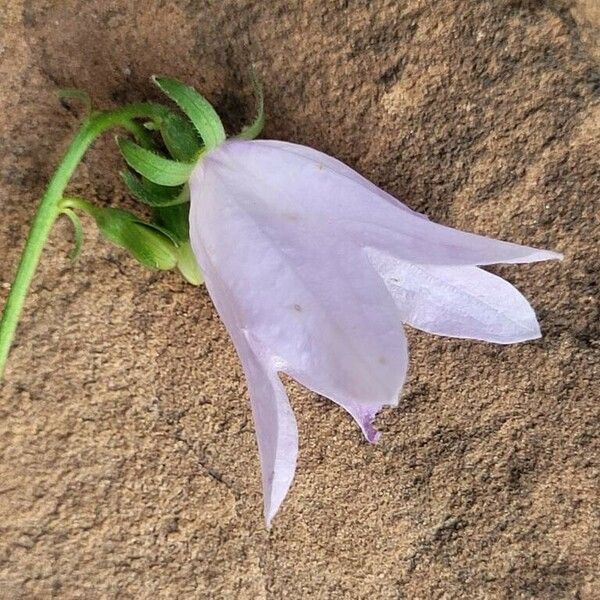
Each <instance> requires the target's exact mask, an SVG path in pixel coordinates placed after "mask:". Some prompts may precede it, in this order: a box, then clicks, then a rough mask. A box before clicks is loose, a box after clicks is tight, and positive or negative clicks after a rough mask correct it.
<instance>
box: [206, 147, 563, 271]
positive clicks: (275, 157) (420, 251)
mask: <svg viewBox="0 0 600 600" xmlns="http://www.w3.org/2000/svg"><path fill="white" fill-rule="evenodd" d="M210 158H211V159H212V160H213V161H214V163H217V162H218V163H219V165H220V168H221V169H223V170H226V169H229V170H230V171H231V173H232V174H233V173H234V172H235V173H237V175H238V176H240V169H244V170H245V171H246V174H247V175H246V177H247V178H248V180H249V181H252V184H251V185H253V186H255V187H256V186H258V187H259V188H263V189H264V188H265V187H268V188H269V189H270V190H271V191H270V192H269V193H268V197H267V198H266V199H265V201H264V202H262V203H261V204H260V206H257V207H255V212H256V213H258V212H261V211H262V212H263V213H269V214H271V213H273V211H276V212H279V213H280V214H285V213H288V214H298V213H302V218H303V220H304V223H305V226H306V227H319V226H325V227H328V228H329V230H330V231H333V230H335V231H336V232H338V235H340V236H341V235H343V234H345V235H346V237H347V238H348V239H351V240H353V241H355V242H356V243H357V244H359V245H361V246H365V247H366V246H370V247H373V248H376V249H379V250H382V251H385V252H388V253H389V254H392V255H394V256H396V257H397V258H400V259H403V260H407V261H410V262H415V263H421V264H442V265H484V264H493V263H500V262H504V263H511V262H535V261H540V260H548V259H552V258H560V254H557V253H555V252H550V251H547V250H539V249H536V248H530V247H527V246H520V245H518V244H512V243H510V242H503V241H499V240H494V239H491V238H487V237H483V236H479V235H475V234H471V233H466V232H463V231H459V230H457V229H453V228H451V227H446V226H443V225H439V224H436V223H432V222H431V221H429V220H428V219H424V218H422V216H421V215H418V214H416V213H414V212H413V211H411V210H410V209H408V208H407V207H406V206H404V205H402V204H401V203H398V202H396V203H393V202H392V201H390V196H389V195H388V194H385V192H383V191H382V190H379V189H377V188H376V187H375V186H374V185H373V184H371V183H369V182H366V180H364V178H362V177H361V176H360V175H358V173H355V172H353V171H352V169H350V168H349V167H346V166H345V165H343V166H340V165H341V163H339V161H334V159H332V158H331V157H328V156H327V155H325V154H323V153H321V152H318V151H317V150H313V149H311V148H307V147H305V146H297V145H295V144H288V143H283V142H279V143H276V142H272V141H262V140H254V141H251V142H248V141H238V140H232V141H228V142H226V143H225V144H223V145H222V146H220V147H219V148H218V149H217V150H216V151H215V152H214V153H212V154H211V155H210ZM350 172H352V173H353V175H352V176H350ZM232 177H233V175H232Z"/></svg>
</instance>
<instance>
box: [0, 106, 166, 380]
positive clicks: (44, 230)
mask: <svg viewBox="0 0 600 600" xmlns="http://www.w3.org/2000/svg"><path fill="white" fill-rule="evenodd" d="M165 114H166V109H165V108H163V107H162V106H161V105H159V104H152V103H138V104H130V105H128V106H124V107H121V108H117V109H115V110H110V111H103V112H96V113H93V114H91V115H90V116H89V117H88V118H87V119H86V120H85V121H84V122H83V124H82V125H81V127H80V129H79V131H78V132H77V134H76V135H75V138H74V139H73V141H72V142H71V144H70V145H69V147H68V148H67V151H66V153H65V155H64V157H63V159H62V161H61V163H60V164H59V166H58V168H57V169H56V171H55V172H54V175H53V176H52V179H51V180H50V183H49V184H48V187H47V188H46V192H45V193H44V195H43V196H42V199H41V201H40V205H39V207H38V210H37V212H36V214H35V217H34V219H33V222H32V224H31V229H30V231H29V236H28V237H27V241H26V243H25V249H24V250H23V254H22V255H21V261H20V263H19V266H18V268H17V274H16V276H15V279H14V282H13V284H12V286H11V289H10V292H9V294H8V298H7V300H6V304H5V306H4V314H3V315H2V320H1V321H0V379H1V378H2V376H3V374H4V368H5V366H6V360H7V358H8V353H9V351H10V347H11V344H12V342H13V339H14V337H15V332H16V329H17V325H18V322H19V317H20V315H21V312H22V310H23V305H24V303H25V297H26V296H27V292H28V290H29V287H30V285H31V281H32V279H33V276H34V274H35V270H36V268H37V266H38V263H39V261H40V257H41V254H42V250H43V248H44V245H45V243H46V240H47V239H48V235H49V234H50V231H51V229H52V226H53V225H54V222H55V221H56V219H57V217H58V216H59V215H60V212H61V207H60V201H61V199H62V197H63V193H64V191H65V188H66V186H67V184H68V183H69V180H70V179H71V177H72V175H73V173H74V172H75V169H76V168H77V165H78V164H79V162H80V161H81V159H82V157H83V155H84V154H85V152H86V150H87V149H88V148H89V147H90V145H91V144H92V142H93V141H94V140H95V139H96V138H97V137H98V136H99V135H101V134H102V133H104V132H105V131H106V130H107V129H109V128H110V127H113V126H115V125H117V126H121V127H124V128H125V129H128V130H129V131H132V132H133V133H134V135H135V134H138V135H139V134H140V133H142V132H141V128H140V127H139V125H138V124H136V123H135V122H134V119H139V118H146V119H151V120H153V121H160V120H161V119H162V118H163V117H164V116H165ZM139 141H140V143H145V142H147V140H146V139H144V140H139Z"/></svg>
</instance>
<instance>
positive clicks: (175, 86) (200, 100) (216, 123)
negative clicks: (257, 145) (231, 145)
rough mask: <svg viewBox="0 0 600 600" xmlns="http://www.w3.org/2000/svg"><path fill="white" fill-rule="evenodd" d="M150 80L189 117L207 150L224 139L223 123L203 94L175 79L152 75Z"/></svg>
mask: <svg viewBox="0 0 600 600" xmlns="http://www.w3.org/2000/svg"><path fill="white" fill-rule="evenodd" d="M152 80H153V81H154V83H156V85H157V86H158V87H159V88H160V89H161V90H162V91H163V92H164V93H165V94H166V95H167V96H168V97H169V98H171V100H173V102H175V104H177V106H179V108H181V110H182V111H183V112H184V113H185V114H186V115H187V116H188V117H189V119H190V121H191V122H192V123H193V124H194V127H195V128H196V129H197V130H198V133H199V134H200V136H201V137H202V140H203V141H204V145H205V147H206V149H207V150H212V149H213V148H216V147H217V146H218V145H219V144H221V143H222V142H224V141H225V138H226V135H225V129H224V128H223V123H221V119H220V118H219V115H218V114H217V111H216V110H215V109H214V108H213V107H212V105H211V104H210V102H209V101H208V100H207V99H206V98H205V97H204V96H202V95H200V94H199V93H198V92H197V91H196V90H195V89H194V88H191V87H189V86H187V85H184V84H183V83H181V82H180V81H177V80H176V79H170V78H168V77H157V76H154V77H152Z"/></svg>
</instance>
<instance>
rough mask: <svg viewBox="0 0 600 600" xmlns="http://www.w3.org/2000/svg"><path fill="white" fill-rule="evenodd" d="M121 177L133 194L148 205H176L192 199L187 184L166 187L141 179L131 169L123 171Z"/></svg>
mask: <svg viewBox="0 0 600 600" xmlns="http://www.w3.org/2000/svg"><path fill="white" fill-rule="evenodd" d="M121 177H122V179H123V181H124V182H125V185H126V186H127V189H129V191H130V192H131V193H132V195H133V196H134V197H135V198H137V199H138V200H139V201H140V202H143V203H144V204H146V205H148V206H174V205H176V204H183V203H184V202H189V200H190V191H189V188H188V186H187V185H182V186H177V187H165V186H162V185H158V184H156V183H152V182H151V181H149V180H148V179H140V178H139V177H136V176H135V175H134V174H133V173H132V172H131V171H122V172H121Z"/></svg>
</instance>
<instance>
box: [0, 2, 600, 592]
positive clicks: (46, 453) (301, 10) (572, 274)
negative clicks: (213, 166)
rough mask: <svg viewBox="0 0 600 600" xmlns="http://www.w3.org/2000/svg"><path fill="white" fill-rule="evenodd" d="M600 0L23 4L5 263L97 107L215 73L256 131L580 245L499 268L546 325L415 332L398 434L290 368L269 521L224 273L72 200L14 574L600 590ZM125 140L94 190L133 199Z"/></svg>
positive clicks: (36, 586) (73, 585)
mask: <svg viewBox="0 0 600 600" xmlns="http://www.w3.org/2000/svg"><path fill="white" fill-rule="evenodd" d="M599 25H600V17H599V16H598V4H597V0H583V1H582V2H578V3H577V2H570V3H560V2H543V1H537V2H536V1H532V2H527V1H523V2H519V1H503V0H494V1H474V0H438V1H435V2H434V1H425V0H410V1H408V2H399V1H394V0H374V1H367V0H336V1H335V2H334V1H330V2H323V1H322V0H304V1H301V2H295V1H289V2H285V1H283V0H276V1H274V2H262V1H261V0H238V1H235V0H227V1H224V2H220V1H216V0H214V1H212V0H211V1H206V2H201V1H198V0H197V1H189V0H188V1H183V0H180V1H169V2H164V1H161V0H149V1H144V2H142V1H141V0H140V1H135V0H130V1H127V0H111V1H103V2H100V1H89V0H68V1H67V0H64V1H61V2H56V1H51V0H36V1H33V0H30V1H23V0H0V77H1V81H2V85H1V89H0V148H1V149H2V152H1V153H0V179H1V182H0V206H1V207H2V215H3V218H2V219H1V220H0V256H1V257H2V260H1V263H0V282H1V283H2V286H3V287H2V289H1V293H2V296H3V297H4V296H5V295H6V290H7V286H8V284H9V281H10V280H11V277H12V275H13V273H14V269H15V264H16V261H17V258H18V255H19V252H20V250H21V247H22V244H23V240H24V236H25V234H26V231H27V227H28V223H29V221H30V219H31V216H32V213H33V210H34V206H35V204H36V201H37V199H38V198H39V196H40V193H41V192H42V190H43V187H44V184H45V182H46V181H47V179H48V176H49V175H50V173H51V172H52V170H53V168H54V167H55V165H56V164H57V161H58V160H59V157H60V155H61V152H62V151H63V149H64V147H65V144H66V142H67V140H68V139H69V137H70V136H71V135H72V133H73V131H74V130H75V128H76V126H77V122H78V115H77V111H76V110H73V109H72V108H68V107H66V106H63V105H61V104H60V103H59V102H58V101H57V100H56V96H55V90H56V88H57V87H65V86H77V87H79V88H84V89H86V90H88V91H89V92H90V93H91V95H92V97H93V99H94V102H95V103H96V105H97V106H111V105H113V104H114V103H115V102H123V101H129V100H136V99H146V98H158V96H157V95H156V91H155V90H154V89H153V88H152V85H151V84H150V82H149V76H150V75H151V74H152V73H164V74H169V75H172V76H176V77H180V78H182V79H184V80H186V81H188V82H190V83H193V84H195V85H196V86H197V87H198V88H199V89H201V90H202V91H203V92H204V93H205V94H206V95H207V96H208V97H209V98H210V99H211V100H212V101H213V102H214V103H215V105H216V106H217V108H218V110H219V111H220V113H221V114H222V115H223V116H224V118H225V121H226V123H227V124H228V127H229V128H230V130H232V131H233V130H235V128H236V127H238V126H239V124H240V123H241V122H243V120H244V119H245V118H246V117H247V116H248V115H249V114H250V111H251V106H252V101H251V96H250V89H249V86H248V72H249V65H250V62H251V61H254V63H255V64H256V68H257V71H258V73H259V74H260V77H261V78H262V80H263V82H264V85H265V88H266V106H267V111H268V122H267V127H266V130H265V135H266V136H267V137H273V138H278V139H286V140H291V141H296V142H300V143H305V144H309V145H311V146H314V147H316V148H319V149H321V150H324V151H326V152H329V153H331V154H333V155H334V156H337V157H339V158H341V159H343V160H345V161H346V162H348V163H349V164H351V165H352V166H354V167H355V168H357V169H359V170H360V171H361V172H363V173H364V174H366V175H367V176H368V177H369V178H370V179H372V180H373V181H374V182H376V183H377V184H379V185H381V186H382V187H383V188H385V189H386V190H388V191H390V192H391V193H393V194H394V195H396V196H398V197H400V198H403V199H404V200H405V201H406V202H407V203H408V204H409V205H411V206H412V207H413V208H415V209H418V210H420V211H423V212H426V213H427V214H428V215H429V216H430V217H431V218H433V219H435V220H438V221H441V222H444V223H447V224H451V225H453V226H456V227H460V228H464V229H469V230H471V231H476V232H479V233H483V234H489V235H492V236H499V237H502V238H506V239H510V240H512V241H516V242H524V243H527V244H531V245H539V246H542V247H547V248H556V249H559V250H561V251H563V252H564V253H565V255H566V258H565V260H564V261H563V262H562V263H553V264H539V265H530V266H521V267H502V268H499V269H497V272H499V273H501V274H502V275H503V276H505V277H507V278H508V279H509V280H511V281H512V282H514V283H515V284H516V285H518V287H519V288H520V289H521V290H522V291H523V292H524V293H525V294H526V296H527V297H528V298H530V299H531V301H532V303H533V305H534V306H535V308H536V310H537V312H538V315H539V318H540V322H541V325H542V329H543V333H544V337H543V339H541V340H539V341H536V342H532V343H527V344H522V345H516V346H509V347H500V346H492V345H487V344H483V343H476V342H469V341H460V340H449V339H443V338H439V337H433V336H430V335H426V334H421V333H417V332H414V331H411V332H410V346H411V367H410V374H409V384H408V385H407V387H406V389H405V391H404V395H403V399H402V402H401V405H400V407H399V408H398V409H395V410H387V411H385V412H384V413H383V414H382V415H381V416H380V418H379V419H378V425H379V427H380V428H381V430H382V431H383V434H384V435H383V437H382V440H381V442H380V444H379V445H377V446H370V445H368V444H366V443H365V442H364V441H362V439H361V436H360V434H359V432H358V430H357V427H356V426H355V425H354V424H353V423H352V422H351V420H350V419H349V417H348V416H347V415H346V414H345V413H344V412H343V411H342V410H340V409H339V408H337V407H336V406H334V405H333V404H332V403H330V402H328V401H326V400H324V399H322V398H319V397H317V396H315V395H314V394H311V393H308V392H306V391H305V390H302V389H300V387H299V386H297V385H294V384H292V383H290V386H289V387H290V393H291V396H292V402H293V405H294V408H295V410H296V412H297V416H298V420H299V427H300V434H301V448H300V460H299V465H298V473H297V477H296V480H295V483H294V485H293V488H292V490H291V493H290V495H289V497H288V499H287V501H286V502H285V504H284V506H283V509H282V511H281V513H280V515H279V516H278V517H277V519H276V521H275V523H274V527H273V529H272V530H271V531H270V532H268V531H266V530H265V529H264V527H263V521H262V514H261V490H260V481H259V471H258V458H257V452H256V446H255V440H254V434H253V426H252V421H251V416H250V412H249V406H248V402H247V398H246V390H245V385H244V380H243V377H242V373H241V370H240V367H239V364H238V361H237V359H236V356H235V353H234V350H233V347H232V345H231V343H230V341H229V339H228V337H227V335H226V333H225V331H224V329H223V326H222V325H221V323H220V321H219V318H218V317H217V315H216V313H215V311H214V309H213V307H212V304H211V301H210V299H209V298H208V296H207V294H206V292H205V291H204V290H203V289H200V290H198V289H193V288H192V287H190V286H186V285H185V284H184V283H183V282H182V281H181V280H180V279H179V278H178V277H177V276H176V275H174V274H173V275H171V274H166V275H165V274H153V273H150V272H147V271H144V270H142V269H141V268H139V267H138V266H136V264H135V263H134V262H132V261H131V260H129V259H128V258H127V257H126V256H125V255H124V253H123V252H121V251H119V250H118V249H115V248H112V247H109V246H107V245H106V244H104V243H103V242H101V241H100V240H99V239H98V236H97V234H96V232H95V230H94V227H93V224H92V223H91V222H89V221H86V223H85V227H86V233H87V240H86V244H85V247H84V251H83V255H82V257H81V259H80V261H79V262H78V263H77V264H76V265H75V266H71V264H70V262H69V260H68V259H67V256H66V255H67V252H68V250H69V249H70V247H71V241H72V233H71V229H70V227H69V225H68V223H63V222H60V223H59V224H58V226H57V227H56V229H55V231H54V234H53V236H52V239H51V241H50V243H49V245H48V248H47V252H46V253H45V255H44V258H43V263H42V265H41V268H40V271H39V274H38V276H37V278H36V281H35V284H34V287H33V291H32V294H31V296H30V297H29V301H28V304H27V310H26V313H25V315H24V320H23V323H22V326H21V327H20V330H19V336H18V343H17V345H16V347H15V348H14V351H13V354H12V356H11V360H10V365H9V368H8V371H7V374H6V379H5V381H4V383H2V384H1V386H2V387H1V388H0V392H1V401H0V419H1V421H0V423H1V424H0V453H1V456H2V459H1V464H0V597H1V598H7V599H16V598H28V599H29V598H31V599H34V598H35V599H46V598H64V599H72V598H73V599H75V598H86V599H87V598H92V599H95V598H107V599H108V598H115V599H129V598H136V599H137V598H240V599H267V598H268V599H279V598H292V599H301V598H317V599H321V598H332V599H336V598H344V599H346V598H348V599H354V598H356V599H361V598H370V599H373V598H376V599H380V598H382V599H388V598H396V599H405V598H406V599H413V598H416V599H421V598H423V599H429V598H469V599H479V598H482V599H483V598H494V599H495V598H499V599H500V598H501V599H515V598H539V599H544V600H551V599H559V598H560V599H562V598H564V599H567V598H568V599H573V600H574V599H579V600H594V599H597V598H600V574H599V566H598V555H599V550H600V532H599V523H600V483H599V477H600V469H599V463H598V450H599V424H600V419H599V408H598V397H597V396H598V394H597V390H598V374H599V373H598V364H599V361H598V330H599V318H598V268H599V266H600V257H599V255H598V242H599V222H598V215H599V214H600V211H599V206H598V202H599V200H598V199H599V198H600V177H599V175H600V162H599V160H600V159H599V156H600V154H599V152H598V143H599V142H600V67H599V64H598V63H597V62H594V58H593V57H594V56H596V57H598V53H599V49H600V45H598V44H597V41H598V39H599V38H598V31H599V30H598V29H597V26H599ZM119 167H120V161H119V158H118V156H117V153H116V152H115V146H114V142H113V140H112V137H111V136H108V137H107V138H106V139H104V140H102V141H101V142H99V143H97V144H96V146H95V147H94V149H93V151H92V152H91V153H90V154H89V155H88V157H87V158H86V160H85V163H84V164H83V165H82V166H81V168H80V170H79V171H78V175H77V177H76V179H75V180H74V182H73V185H72V189H73V190H75V191H77V192H78V193H81V194H84V195H87V196H89V197H91V198H92V199H94V200H96V201H98V202H101V203H106V204H108V203H111V204H118V205H121V206H123V205H125V206H127V205H131V201H130V200H129V199H127V198H126V195H125V193H124V190H123V189H122V187H121V186H120V184H119V181H118V178H117V177H116V171H117V169H118V168H119Z"/></svg>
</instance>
